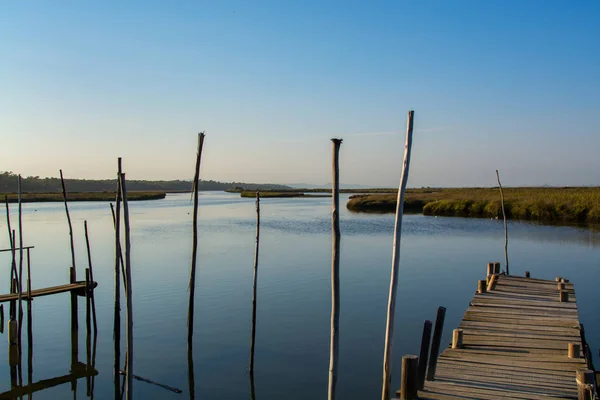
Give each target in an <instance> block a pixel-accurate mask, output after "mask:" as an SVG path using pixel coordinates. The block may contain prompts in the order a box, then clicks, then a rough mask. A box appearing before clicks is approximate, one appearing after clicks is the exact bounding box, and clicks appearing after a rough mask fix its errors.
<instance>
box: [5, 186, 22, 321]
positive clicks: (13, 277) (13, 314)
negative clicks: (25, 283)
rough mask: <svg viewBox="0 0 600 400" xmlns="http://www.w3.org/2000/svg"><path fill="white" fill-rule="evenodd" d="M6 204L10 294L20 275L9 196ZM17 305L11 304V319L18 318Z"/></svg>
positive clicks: (6, 197)
mask: <svg viewBox="0 0 600 400" xmlns="http://www.w3.org/2000/svg"><path fill="white" fill-rule="evenodd" d="M4 202H5V204H6V227H7V228H8V242H9V243H10V249H11V250H10V253H11V257H12V262H11V268H10V279H9V285H8V286H9V288H8V292H9V293H13V282H15V280H16V279H17V278H18V275H19V274H18V272H17V259H16V254H15V248H16V247H17V245H16V244H15V242H14V240H13V230H12V228H11V226H10V207H9V206H8V196H7V195H4ZM15 305H16V304H15V302H14V301H11V302H10V308H9V318H15V317H16V307H15Z"/></svg>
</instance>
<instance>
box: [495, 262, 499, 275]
mask: <svg viewBox="0 0 600 400" xmlns="http://www.w3.org/2000/svg"><path fill="white" fill-rule="evenodd" d="M494 273H495V274H499V273H500V263H499V262H495V263H494Z"/></svg>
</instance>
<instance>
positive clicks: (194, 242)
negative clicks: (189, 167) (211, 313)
mask: <svg viewBox="0 0 600 400" xmlns="http://www.w3.org/2000/svg"><path fill="white" fill-rule="evenodd" d="M204 136H205V135H204V132H200V133H199V134H198V150H197V152H196V168H195V170H194V182H193V183H192V190H193V192H194V193H193V195H194V208H193V210H192V263H191V268H190V284H189V288H188V289H189V291H190V297H189V301H188V321H187V322H188V341H191V340H192V336H193V335H194V296H195V293H196V259H197V258H198V190H199V185H200V163H201V161H202V147H203V146H204Z"/></svg>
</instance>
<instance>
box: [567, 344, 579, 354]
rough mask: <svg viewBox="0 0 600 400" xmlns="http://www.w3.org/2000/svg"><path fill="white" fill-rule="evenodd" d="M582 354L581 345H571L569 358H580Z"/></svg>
mask: <svg viewBox="0 0 600 400" xmlns="http://www.w3.org/2000/svg"><path fill="white" fill-rule="evenodd" d="M580 353H581V344H579V343H569V348H568V356H569V358H579V354H580Z"/></svg>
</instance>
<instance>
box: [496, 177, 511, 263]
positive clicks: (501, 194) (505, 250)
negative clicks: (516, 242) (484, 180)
mask: <svg viewBox="0 0 600 400" xmlns="http://www.w3.org/2000/svg"><path fill="white" fill-rule="evenodd" d="M496 178H498V186H499V187H500V200H501V201H502V217H503V218H504V260H505V262H506V275H510V273H509V271H508V226H507V225H506V210H505V209H504V193H502V184H501V183H500V174H499V173H498V170H496Z"/></svg>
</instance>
